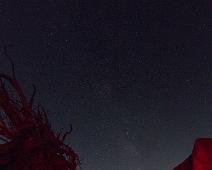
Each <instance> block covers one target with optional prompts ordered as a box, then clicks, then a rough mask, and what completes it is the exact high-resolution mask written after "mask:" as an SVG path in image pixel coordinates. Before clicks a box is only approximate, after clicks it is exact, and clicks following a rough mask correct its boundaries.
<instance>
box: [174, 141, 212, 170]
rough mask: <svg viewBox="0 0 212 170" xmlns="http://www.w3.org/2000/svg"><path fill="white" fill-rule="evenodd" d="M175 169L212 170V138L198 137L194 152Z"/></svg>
mask: <svg viewBox="0 0 212 170" xmlns="http://www.w3.org/2000/svg"><path fill="white" fill-rule="evenodd" d="M174 170H212V138H199V139H197V140H196V141H195V144H194V147H193V151H192V154H191V155H190V156H189V157H188V158H187V159H186V160H185V161H183V162H182V163H181V164H179V165H178V166H176V167H175V168H174Z"/></svg>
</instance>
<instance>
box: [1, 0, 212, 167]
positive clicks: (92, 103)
mask: <svg viewBox="0 0 212 170" xmlns="http://www.w3.org/2000/svg"><path fill="white" fill-rule="evenodd" d="M211 8H212V2H211V1H209V0H201V1H199V0H193V1H192V2H189V1H183V0H178V1H168V0H164V1H162V0H116V1H115V0H101V1H100V0H87V1H85V0H17V1H13V0H0V21H1V22H0V46H4V45H7V44H13V45H14V46H13V47H11V48H8V54H9V55H10V56H11V57H12V58H13V61H14V63H15V70H16V74H17V79H18V80H19V82H21V84H22V86H23V88H24V90H25V92H26V95H27V96H30V95H31V93H32V84H35V85H36V88H37V94H36V97H35V100H36V103H37V104H39V103H41V104H43V105H44V106H45V108H46V110H47V111H48V112H49V119H50V121H51V123H52V126H53V128H54V129H55V131H58V130H59V129H61V128H63V129H64V130H65V129H68V128H69V124H70V123H71V124H72V125H73V133H72V136H71V137H69V138H68V139H67V141H66V142H67V143H69V144H70V145H71V146H72V147H73V148H74V150H75V151H76V152H77V153H78V154H79V156H80V160H81V163H82V165H81V168H82V170H156V169H157V170H171V169H172V168H173V167H174V166H176V165H177V164H178V163H180V162H181V161H182V160H183V159H184V158H186V157H187V156H188V155H189V154H190V152H191V150H192V145H193V142H194V140H195V139H196V138H197V137H211V136H212V51H211V45H212V43H211V36H212V34H211V26H212V25H211V23H212V16H211ZM0 71H1V72H4V73H10V71H11V67H10V64H9V61H8V59H7V58H6V57H5V56H4V55H3V54H2V53H1V55H0Z"/></svg>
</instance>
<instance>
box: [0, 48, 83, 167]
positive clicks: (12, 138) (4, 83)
mask: <svg viewBox="0 0 212 170" xmlns="http://www.w3.org/2000/svg"><path fill="white" fill-rule="evenodd" d="M6 48H7V47H5V48H4V52H5V55H6V56H7V50H6ZM10 61H11V64H12V76H9V75H6V74H2V73H0V141H1V142H0V169H1V170H3V169H4V170H76V168H77V165H78V164H79V158H78V155H77V154H76V153H75V152H74V151H73V150H72V148H71V147H70V146H68V145H66V144H65V143H64V140H65V138H66V137H67V135H69V134H70V133H71V130H72V128H71V129H70V130H69V131H68V132H66V133H64V134H63V135H62V134H58V135H56V134H55V133H54V132H53V130H52V129H51V126H50V123H49V121H48V117H47V112H46V111H45V109H44V108H43V107H42V106H41V105H38V106H33V99H34V95H35V92H36V88H35V86H33V88H34V91H33V94H32V97H31V98H30V99H29V100H28V99H27V97H26V96H25V95H24V93H23V91H22V88H21V86H20V84H19V83H18V81H17V80H16V76H15V71H14V64H13V62H12V60H10Z"/></svg>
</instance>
